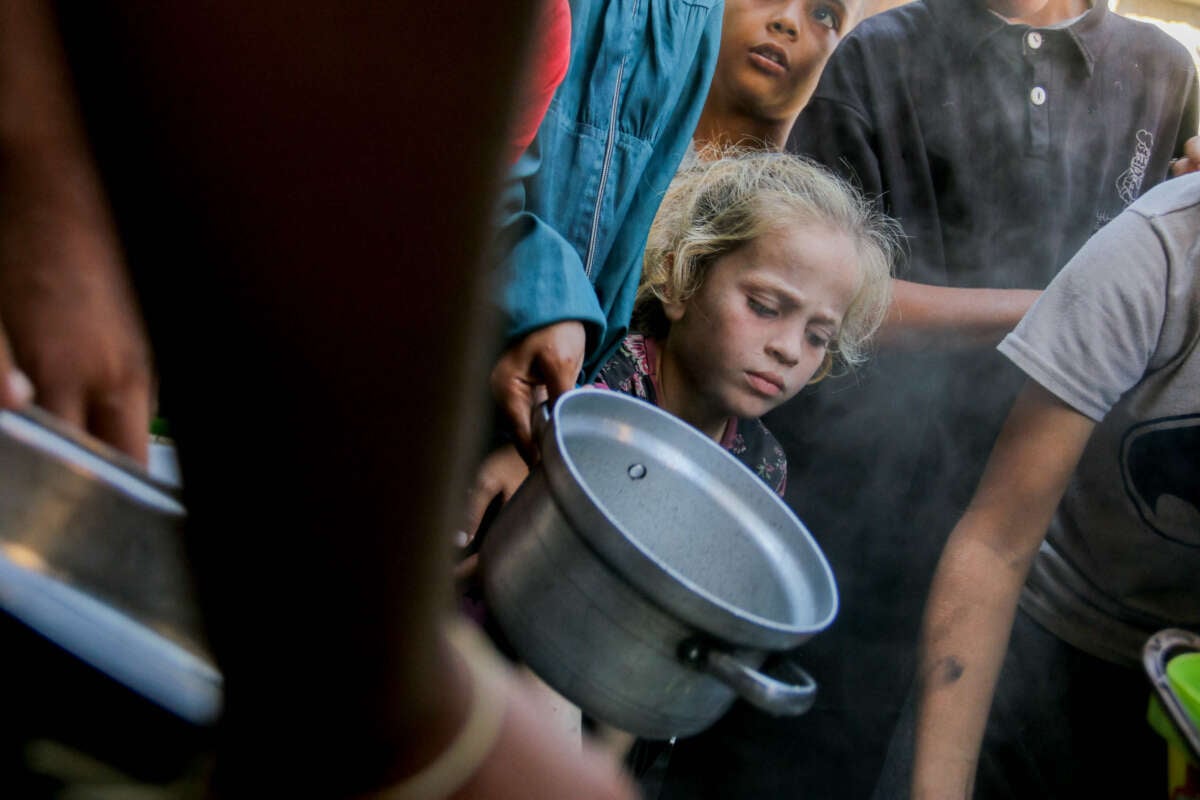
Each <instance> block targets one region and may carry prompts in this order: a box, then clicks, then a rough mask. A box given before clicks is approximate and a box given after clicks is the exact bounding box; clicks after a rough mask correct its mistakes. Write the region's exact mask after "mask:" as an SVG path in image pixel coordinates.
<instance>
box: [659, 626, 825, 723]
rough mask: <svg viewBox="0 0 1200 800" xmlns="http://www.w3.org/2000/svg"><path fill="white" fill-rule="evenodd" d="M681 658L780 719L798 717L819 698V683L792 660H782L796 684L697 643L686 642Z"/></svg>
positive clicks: (681, 647) (680, 650)
mask: <svg viewBox="0 0 1200 800" xmlns="http://www.w3.org/2000/svg"><path fill="white" fill-rule="evenodd" d="M679 657H680V659H681V660H683V662H684V663H686V664H688V665H689V666H691V667H693V668H695V669H698V670H700V671H701V672H707V673H708V674H709V675H712V676H713V677H714V678H716V679H717V680H719V681H721V682H722V683H724V684H726V685H727V686H729V687H730V688H731V689H733V691H734V692H736V693H737V694H738V696H739V697H741V698H742V699H743V700H745V701H746V702H748V703H750V704H751V705H753V706H755V707H757V708H760V709H762V710H763V711H766V712H767V713H769V714H772V715H774V716H777V717H784V716H787V717H794V716H799V715H800V714H803V713H804V712H806V711H808V710H809V709H810V708H812V707H813V703H814V702H816V699H817V682H816V681H815V680H813V678H812V676H811V675H809V674H808V673H807V672H806V671H805V670H804V669H803V668H802V667H801V666H800V665H799V664H797V663H796V662H795V661H793V660H792V659H790V658H785V659H783V661H782V662H781V664H782V665H783V666H784V667H785V668H786V669H787V670H788V671H789V672H790V673H792V674H793V675H794V676H795V679H796V683H788V682H786V681H780V680H776V679H775V678H771V677H769V676H767V675H764V674H763V673H761V672H759V671H758V670H755V669H751V668H750V667H748V666H746V665H745V664H743V663H742V662H741V661H739V660H737V659H736V658H734V657H733V656H731V655H729V654H728V653H726V652H723V651H721V650H713V649H710V648H708V647H706V646H705V645H704V644H703V643H701V642H698V641H696V640H689V641H686V642H684V643H683V644H682V645H681V646H680V648H679Z"/></svg>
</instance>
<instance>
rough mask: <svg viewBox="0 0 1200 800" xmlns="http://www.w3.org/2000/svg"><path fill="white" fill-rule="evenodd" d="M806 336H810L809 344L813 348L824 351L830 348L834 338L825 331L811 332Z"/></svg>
mask: <svg viewBox="0 0 1200 800" xmlns="http://www.w3.org/2000/svg"><path fill="white" fill-rule="evenodd" d="M806 335H807V336H808V343H809V344H810V345H811V346H813V347H820V348H822V349H824V348H827V347H829V345H830V343H831V342H832V341H833V337H832V336H830V335H829V334H827V333H825V332H824V331H809V332H808V333H807V334H806Z"/></svg>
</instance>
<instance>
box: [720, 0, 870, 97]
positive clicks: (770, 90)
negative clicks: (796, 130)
mask: <svg viewBox="0 0 1200 800" xmlns="http://www.w3.org/2000/svg"><path fill="white" fill-rule="evenodd" d="M861 2H862V0H726V3H725V17H724V22H723V27H722V30H721V51H720V55H719V56H718V57H717V68H716V72H715V74H714V75H713V83H712V89H711V90H710V93H715V94H716V96H717V97H718V98H720V100H721V101H722V102H724V103H726V104H728V105H730V106H733V107H736V108H738V109H739V110H741V111H742V112H743V113H746V114H748V115H750V116H752V117H758V118H764V119H782V118H785V117H788V116H794V115H795V114H797V113H799V111H800V109H801V108H803V107H804V104H805V103H807V102H808V98H809V97H810V96H812V92H813V89H814V88H816V85H817V79H818V78H819V77H820V75H821V70H822V69H823V68H824V67H825V62H826V61H827V60H828V59H829V55H830V53H832V52H833V48H834V47H836V46H837V43H838V42H839V41H840V40H841V38H842V36H843V35H844V34H845V33H846V31H848V30H849V29H850V26H851V25H852V24H853V23H854V22H855V20H856V19H857V15H858V13H859V6H860V4H861Z"/></svg>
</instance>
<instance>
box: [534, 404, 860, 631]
mask: <svg viewBox="0 0 1200 800" xmlns="http://www.w3.org/2000/svg"><path fill="white" fill-rule="evenodd" d="M542 455H543V459H544V463H545V469H546V473H547V482H548V483H549V485H550V488H551V492H552V494H553V495H554V499H555V502H556V503H557V505H558V506H559V508H560V509H561V511H562V513H563V514H564V516H565V517H566V518H567V519H568V520H569V522H570V524H571V527H572V528H573V529H574V530H575V531H576V532H577V533H578V534H579V535H580V536H581V537H582V538H583V539H584V540H585V541H587V542H588V543H589V544H590V545H591V546H592V548H593V549H594V550H595V551H596V552H597V553H598V554H599V555H600V556H601V558H603V559H604V561H606V562H607V563H608V564H609V566H610V567H612V569H613V570H614V571H615V572H616V573H617V574H619V575H621V576H622V577H623V578H624V579H625V580H627V581H629V583H631V584H632V585H633V586H635V587H637V588H638V589H639V590H640V591H641V592H642V593H643V594H645V595H646V596H647V597H649V598H650V599H651V600H652V601H654V602H655V603H657V604H659V605H660V606H662V607H663V608H665V609H667V610H669V611H671V612H672V613H674V614H675V615H677V616H678V617H679V618H680V619H682V620H684V621H685V622H687V623H688V624H690V625H693V626H695V627H696V628H697V629H699V630H702V631H705V632H706V633H709V634H711V635H713V636H716V637H719V638H721V639H723V640H725V641H727V642H730V643H733V644H738V645H744V646H748V647H758V648H768V649H774V650H783V649H787V648H790V647H794V646H795V645H797V644H799V643H801V642H803V641H804V640H805V639H807V638H808V637H809V636H811V635H813V634H814V633H817V632H819V631H821V630H823V629H824V628H826V627H828V626H829V624H830V623H831V622H833V619H834V617H835V616H836V615H837V607H838V597H837V586H836V583H835V582H834V578H833V572H832V570H831V569H830V567H829V563H828V562H827V561H826V559H825V555H824V554H823V553H822V552H821V549H820V547H819V546H818V545H817V543H816V541H815V540H814V539H813V538H812V535H811V534H810V533H809V532H808V530H807V529H806V528H805V527H804V525H803V523H801V522H800V520H799V519H798V518H797V517H796V515H795V514H793V513H792V511H791V509H789V508H788V507H787V505H786V504H784V503H783V501H782V500H780V499H779V497H778V496H777V495H776V494H775V493H774V492H773V491H771V489H770V488H769V487H768V486H767V485H766V484H765V483H763V482H762V480H760V479H759V478H758V476H757V475H755V474H754V473H753V472H752V471H751V470H750V469H748V468H747V467H746V466H745V465H743V464H742V463H741V462H740V461H738V460H737V459H736V458H735V457H734V456H733V455H731V454H730V453H728V452H727V451H726V450H725V449H724V448H723V447H721V446H720V445H718V444H717V443H716V442H714V441H712V440H711V439H709V438H708V437H707V436H705V435H703V434H702V433H700V432H699V431H698V430H696V429H695V428H693V427H692V426H690V425H688V424H687V423H685V422H683V421H681V420H679V419H678V418H676V417H674V416H672V415H671V414H668V413H667V412H665V411H663V410H662V409H659V408H657V407H655V406H653V405H650V404H649V403H646V402H644V401H641V400H638V399H636V398H633V397H630V396H628V395H624V394H620V393H618V392H612V391H605V390H602V389H576V390H574V391H572V392H568V393H567V394H565V395H563V396H562V397H561V398H559V400H558V402H557V403H556V404H555V407H554V409H553V411H552V414H551V419H550V422H549V424H548V425H547V428H546V433H545V435H544V436H543V440H542Z"/></svg>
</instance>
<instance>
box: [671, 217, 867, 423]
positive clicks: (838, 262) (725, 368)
mask: <svg viewBox="0 0 1200 800" xmlns="http://www.w3.org/2000/svg"><path fill="white" fill-rule="evenodd" d="M860 280H861V274H860V271H859V268H858V264H857V261H856V252H855V246H854V242H853V241H852V240H851V239H850V237H849V236H847V235H846V234H845V233H842V232H840V231H832V230H830V229H829V228H828V227H823V226H817V225H813V224H799V225H797V224H792V225H785V226H780V227H777V228H775V229H773V230H771V231H770V232H768V233H766V234H765V235H763V236H760V237H758V238H757V239H754V240H752V241H750V242H747V243H746V244H745V245H743V246H742V247H741V248H739V249H737V250H735V251H733V252H732V253H728V254H726V255H724V256H722V257H721V258H719V259H717V260H716V261H715V262H713V264H712V265H710V267H709V269H708V274H707V275H706V277H705V279H704V282H703V284H702V285H701V287H700V289H699V290H698V291H697V292H696V293H695V294H694V295H693V296H692V297H691V298H690V299H688V300H687V301H685V302H673V303H665V304H664V306H663V308H664V311H665V312H666V315H667V318H668V319H669V320H670V321H671V328H670V331H669V332H668V335H667V340H666V343H665V345H664V348H663V351H664V352H663V365H662V381H663V382H664V383H663V394H664V395H665V397H664V401H665V405H667V406H668V410H670V411H672V412H674V413H676V414H677V415H678V416H680V417H682V418H683V419H685V420H687V421H688V422H690V423H692V424H693V425H695V426H696V427H698V428H700V429H701V430H703V431H705V432H706V433H709V435H712V436H717V437H719V436H720V431H721V429H723V427H724V423H725V420H726V418H728V417H730V416H736V417H759V416H762V415H763V414H765V413H767V412H768V411H770V410H772V409H774V408H776V407H777V406H779V405H781V404H782V403H784V402H785V401H787V400H789V399H791V398H792V397H793V396H795V394H796V393H797V392H799V391H800V390H801V389H802V388H804V386H805V385H806V384H807V383H808V381H809V380H810V379H811V378H812V377H813V375H814V374H816V372H817V370H818V369H819V368H820V367H821V365H822V363H823V362H824V360H825V357H826V354H827V353H828V348H829V347H830V345H831V343H832V342H833V340H834V339H835V337H836V336H837V333H838V331H839V330H840V328H841V324H842V318H843V317H844V316H845V314H846V310H847V309H848V308H849V307H850V303H851V301H852V300H853V299H854V295H855V293H856V292H857V291H858V287H859V282H860Z"/></svg>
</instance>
